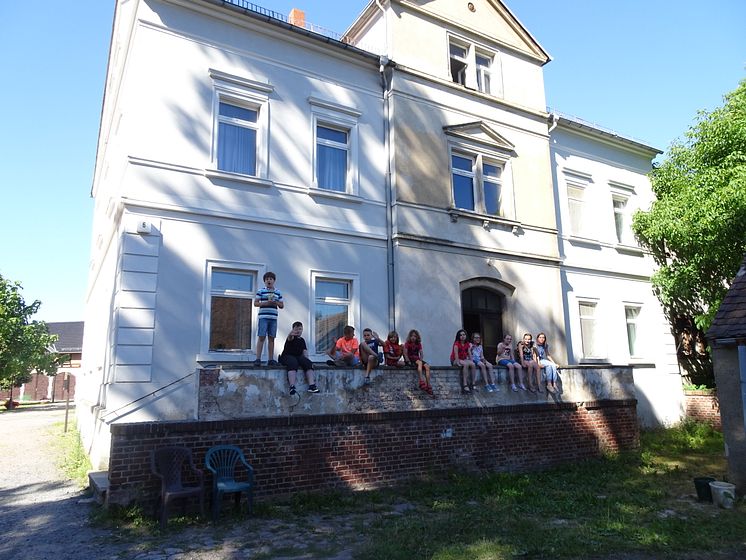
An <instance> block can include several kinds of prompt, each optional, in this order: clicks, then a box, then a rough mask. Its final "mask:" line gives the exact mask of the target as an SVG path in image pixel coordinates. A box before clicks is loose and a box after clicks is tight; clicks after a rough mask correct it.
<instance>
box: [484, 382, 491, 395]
mask: <svg viewBox="0 0 746 560" xmlns="http://www.w3.org/2000/svg"><path fill="white" fill-rule="evenodd" d="M484 388H485V389H487V392H488V393H491V392H492V385H490V384H489V383H487V385H485V386H484Z"/></svg>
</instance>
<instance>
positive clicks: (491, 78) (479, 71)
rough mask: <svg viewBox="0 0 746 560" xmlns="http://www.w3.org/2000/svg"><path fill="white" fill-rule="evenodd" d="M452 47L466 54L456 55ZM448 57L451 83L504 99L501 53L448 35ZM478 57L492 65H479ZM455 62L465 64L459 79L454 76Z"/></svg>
mask: <svg viewBox="0 0 746 560" xmlns="http://www.w3.org/2000/svg"><path fill="white" fill-rule="evenodd" d="M452 47H456V48H459V49H463V50H464V51H465V53H466V54H465V55H464V56H460V55H457V54H454V53H452V52H451V48H452ZM447 55H448V57H447V60H448V69H447V70H448V73H447V75H448V79H449V81H451V82H453V83H454V84H459V85H461V86H464V87H467V88H470V89H473V90H476V91H479V92H481V93H484V94H487V95H493V96H496V97H502V95H503V87H502V71H501V63H500V53H499V51H496V50H495V49H491V48H488V47H486V46H483V45H480V44H478V43H474V42H473V41H470V40H468V39H466V38H463V37H459V36H457V35H448V45H447ZM477 57H481V58H485V59H487V60H489V61H490V64H489V65H487V66H485V65H483V64H477ZM453 61H458V62H459V63H461V64H463V68H462V69H461V70H460V72H459V73H458V79H454V76H453ZM485 78H487V81H488V82H489V87H485V84H486V82H485Z"/></svg>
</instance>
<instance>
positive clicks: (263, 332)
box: [254, 272, 285, 366]
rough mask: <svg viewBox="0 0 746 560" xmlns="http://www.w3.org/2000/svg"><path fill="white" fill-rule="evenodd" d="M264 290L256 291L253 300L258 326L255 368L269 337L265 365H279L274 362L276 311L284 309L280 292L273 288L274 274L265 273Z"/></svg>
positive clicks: (260, 359) (259, 361) (260, 362)
mask: <svg viewBox="0 0 746 560" xmlns="http://www.w3.org/2000/svg"><path fill="white" fill-rule="evenodd" d="M262 279H263V280H264V286H265V287H264V288H262V289H260V290H257V292H256V297H255V298H254V307H258V308H259V326H258V333H257V334H258V336H257V340H256V360H254V365H255V366H260V365H262V350H264V339H265V338H267V337H269V343H268V344H267V354H268V356H267V358H268V361H267V365H268V366H277V365H279V364H278V363H277V362H276V361H275V337H276V336H277V310H278V309H282V308H283V307H285V303H284V302H283V301H282V294H281V293H280V290H278V289H276V288H275V281H276V280H277V276H275V273H274V272H265V273H264V276H263V278H262Z"/></svg>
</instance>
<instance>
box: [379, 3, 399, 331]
mask: <svg viewBox="0 0 746 560" xmlns="http://www.w3.org/2000/svg"><path fill="white" fill-rule="evenodd" d="M375 2H376V6H377V7H378V9H379V10H381V14H382V15H383V25H384V48H383V52H384V54H383V55H382V56H381V58H380V66H379V67H378V71H379V72H380V74H381V87H382V88H383V143H384V151H385V153H386V178H385V181H384V183H385V189H386V276H387V281H388V296H389V297H388V307H389V330H396V294H395V286H396V282H395V276H394V275H395V270H394V199H395V197H394V193H393V189H394V185H393V181H392V180H391V169H392V167H393V166H392V163H391V158H392V157H393V153H392V150H391V101H390V98H391V83H392V75H393V68H394V63H393V62H391V59H389V20H388V14H387V13H386V9H385V8H384V3H385V2H386V0H375Z"/></svg>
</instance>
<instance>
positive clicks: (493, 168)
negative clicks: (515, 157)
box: [482, 163, 502, 179]
mask: <svg viewBox="0 0 746 560" xmlns="http://www.w3.org/2000/svg"><path fill="white" fill-rule="evenodd" d="M501 173H502V168H501V167H498V166H497V165H490V164H489V163H485V164H484V165H482V174H483V175H484V176H485V177H490V178H491V177H494V178H495V179H499V178H500V174H501Z"/></svg>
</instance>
